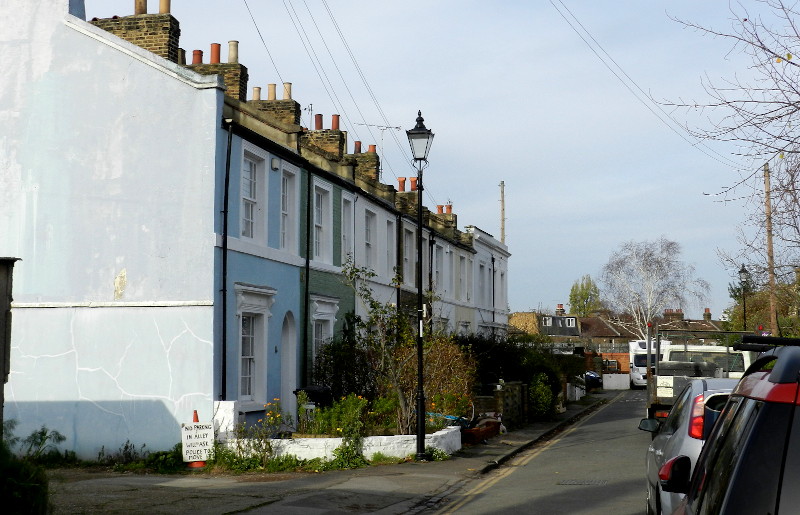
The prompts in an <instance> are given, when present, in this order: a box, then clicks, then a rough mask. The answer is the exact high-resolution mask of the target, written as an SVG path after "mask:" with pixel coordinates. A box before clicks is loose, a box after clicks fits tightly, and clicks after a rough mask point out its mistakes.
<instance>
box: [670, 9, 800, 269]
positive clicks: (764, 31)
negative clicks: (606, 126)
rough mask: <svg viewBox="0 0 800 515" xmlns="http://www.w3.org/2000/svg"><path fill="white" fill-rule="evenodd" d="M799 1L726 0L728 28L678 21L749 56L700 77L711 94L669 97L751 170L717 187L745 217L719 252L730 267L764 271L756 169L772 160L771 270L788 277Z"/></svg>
mask: <svg viewBox="0 0 800 515" xmlns="http://www.w3.org/2000/svg"><path fill="white" fill-rule="evenodd" d="M798 5H799V4H797V3H796V2H794V1H792V2H786V1H784V0H759V1H758V2H756V3H749V4H747V6H745V5H744V4H742V3H738V4H731V6H730V13H731V25H730V30H719V29H714V28H711V27H703V26H701V25H698V24H696V23H692V22H689V21H685V20H679V19H676V18H673V19H675V21H677V22H679V23H681V24H683V25H684V26H685V27H687V28H691V29H695V30H697V31H699V32H701V33H703V34H705V35H708V36H711V37H715V38H723V39H726V40H728V41H730V43H731V50H730V55H733V54H743V55H744V56H746V58H748V59H749V61H750V66H749V69H748V70H746V71H745V70H743V74H744V76H746V78H742V76H740V75H736V76H733V77H728V78H722V79H715V80H712V79H710V78H709V77H705V78H704V79H703V80H702V82H703V87H704V90H705V92H706V94H707V95H708V99H706V100H702V101H697V100H693V101H684V100H680V101H677V102H675V101H671V102H664V103H665V104H666V105H669V106H673V107H676V108H683V109H685V110H686V112H687V115H696V114H701V115H703V116H705V117H706V118H707V121H708V122H709V123H710V124H711V125H710V126H709V125H705V126H704V128H694V129H693V128H691V127H687V129H688V130H689V132H691V133H692V134H693V135H694V136H695V137H697V138H699V139H701V140H711V141H724V142H734V143H736V144H737V146H738V150H737V153H738V155H739V156H740V158H743V159H744V161H745V162H744V163H743V165H744V168H745V169H748V170H750V171H748V172H744V173H742V174H741V175H740V177H739V178H738V180H737V181H736V183H735V184H734V186H732V187H730V188H727V189H726V190H724V191H722V192H720V193H723V194H724V195H725V196H726V198H727V199H730V198H734V197H746V198H747V199H748V203H747V206H746V209H745V210H744V212H745V213H746V217H747V218H746V221H745V222H744V224H743V227H742V231H741V232H740V237H739V243H740V245H741V249H740V251H739V252H735V253H730V252H726V251H721V252H720V257H721V258H722V261H723V262H724V263H725V264H726V265H728V266H729V267H730V268H731V269H732V270H736V269H738V266H739V263H742V262H747V263H748V268H750V269H751V270H752V271H753V273H754V274H755V275H756V276H757V277H763V276H766V274H767V271H766V268H767V267H766V257H765V246H764V237H763V236H764V227H765V213H764V209H763V206H764V190H763V189H762V188H761V180H760V179H761V177H762V176H761V174H760V171H761V170H762V167H763V165H764V164H765V163H769V167H770V171H771V175H772V183H773V187H772V191H771V194H770V198H771V200H772V208H773V209H772V223H773V237H774V242H775V274H776V275H777V276H778V278H779V280H780V279H781V278H789V277H791V275H790V274H792V273H793V269H794V266H795V265H796V264H797V263H800V195H798V190H797V184H798V179H800V58H798V57H797V56H795V55H794V52H796V51H798V48H800V25H799V23H800V9H798Z"/></svg>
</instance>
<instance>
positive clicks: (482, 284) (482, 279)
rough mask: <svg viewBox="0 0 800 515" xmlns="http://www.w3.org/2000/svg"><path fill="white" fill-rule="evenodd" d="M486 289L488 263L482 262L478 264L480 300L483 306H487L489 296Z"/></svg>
mask: <svg viewBox="0 0 800 515" xmlns="http://www.w3.org/2000/svg"><path fill="white" fill-rule="evenodd" d="M488 293H489V292H488V289H487V287H486V263H485V262H483V261H481V262H480V263H478V300H479V302H480V303H481V304H482V305H484V306H485V305H487V304H489V302H487V300H486V297H487V295H488Z"/></svg>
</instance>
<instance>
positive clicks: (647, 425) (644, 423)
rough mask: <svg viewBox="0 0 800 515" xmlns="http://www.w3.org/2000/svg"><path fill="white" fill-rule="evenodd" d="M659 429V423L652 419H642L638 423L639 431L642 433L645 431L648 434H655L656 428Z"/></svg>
mask: <svg viewBox="0 0 800 515" xmlns="http://www.w3.org/2000/svg"><path fill="white" fill-rule="evenodd" d="M659 427H661V422H659V421H658V420H656V419H654V418H643V419H642V420H640V421H639V429H641V430H642V431H647V432H649V433H655V432H657V431H658V428H659Z"/></svg>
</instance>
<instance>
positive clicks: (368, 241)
mask: <svg viewBox="0 0 800 515" xmlns="http://www.w3.org/2000/svg"><path fill="white" fill-rule="evenodd" d="M377 232H378V215H376V214H375V213H374V212H372V211H370V210H369V209H365V210H364V266H366V267H367V268H369V269H371V270H372V271H373V272H374V271H376V269H377V268H378V266H377V263H376V261H377V246H378V234H377Z"/></svg>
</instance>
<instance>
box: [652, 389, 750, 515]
mask: <svg viewBox="0 0 800 515" xmlns="http://www.w3.org/2000/svg"><path fill="white" fill-rule="evenodd" d="M738 382H739V380H738V379H716V378H708V379H694V380H693V381H690V382H689V384H687V385H686V387H685V388H684V389H683V390H682V391H681V393H680V394H679V395H678V396H677V397H676V400H675V404H674V405H673V406H672V409H671V410H670V411H669V416H667V418H666V419H665V420H663V421H660V420H657V419H652V418H645V419H642V421H641V422H639V429H642V430H644V431H650V432H651V433H653V441H652V442H650V446H649V447H648V448H647V455H646V462H647V513H648V514H653V513H657V514H661V513H672V512H673V510H674V509H675V508H676V507H677V506H678V504H679V503H680V502H681V500H682V499H683V495H682V494H678V493H671V492H665V491H663V490H662V489H661V485H660V484H659V478H658V471H659V469H660V468H661V466H662V465H664V463H666V462H667V461H668V460H670V459H671V458H674V457H675V456H679V455H684V456H688V457H689V458H690V459H691V462H692V464H694V463H695V462H696V461H697V457H698V456H699V455H700V450H701V449H702V448H703V444H704V443H705V441H706V438H708V435H709V434H710V433H711V428H712V427H714V422H716V420H717V417H718V416H719V414H720V410H722V407H723V406H725V403H726V402H727V400H728V395H729V394H730V392H731V390H733V388H734V387H735V386H736V384H737V383H738Z"/></svg>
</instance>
